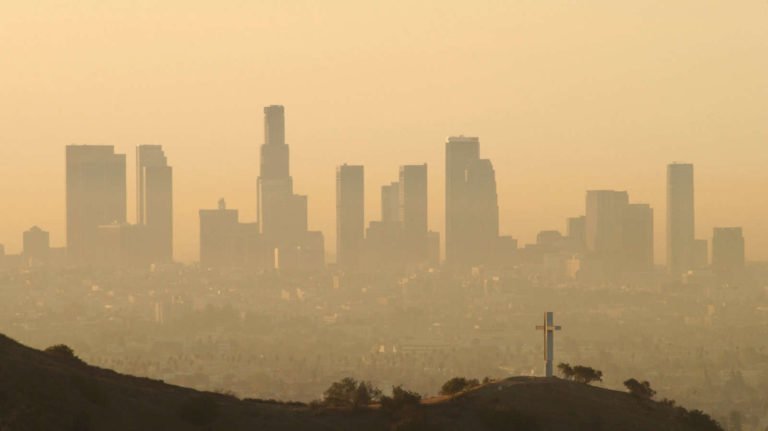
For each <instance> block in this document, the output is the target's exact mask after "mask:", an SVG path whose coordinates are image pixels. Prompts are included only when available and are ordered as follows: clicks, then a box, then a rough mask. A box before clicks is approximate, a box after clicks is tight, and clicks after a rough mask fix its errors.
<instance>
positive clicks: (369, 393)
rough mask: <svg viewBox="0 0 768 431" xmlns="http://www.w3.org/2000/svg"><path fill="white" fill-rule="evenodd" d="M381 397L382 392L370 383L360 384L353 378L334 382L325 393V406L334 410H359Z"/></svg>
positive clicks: (361, 382)
mask: <svg viewBox="0 0 768 431" xmlns="http://www.w3.org/2000/svg"><path fill="white" fill-rule="evenodd" d="M380 397H381V390H379V389H378V388H376V387H374V386H373V385H372V384H371V383H370V382H363V381H360V382H358V381H357V380H355V379H353V378H352V377H347V378H344V379H342V380H340V381H338V382H334V383H332V384H331V386H330V387H329V388H328V389H327V390H326V391H325V393H324V398H323V404H324V405H325V406H326V407H332V408H351V409H357V408H360V407H364V406H367V405H369V404H371V403H372V402H374V401H378V400H379V398H380Z"/></svg>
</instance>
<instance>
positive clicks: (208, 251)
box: [200, 199, 242, 268]
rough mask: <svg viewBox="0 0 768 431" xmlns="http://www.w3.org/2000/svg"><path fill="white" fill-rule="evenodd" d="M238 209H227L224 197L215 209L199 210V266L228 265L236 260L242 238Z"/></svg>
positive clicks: (233, 263)
mask: <svg viewBox="0 0 768 431" xmlns="http://www.w3.org/2000/svg"><path fill="white" fill-rule="evenodd" d="M238 218H239V216H238V211H237V210H232V209H227V204H226V202H225V201H224V199H221V200H219V207H218V209H215V210H200V267H201V268H211V267H228V266H233V265H235V264H236V263H238V262H237V260H238V253H237V251H238V248H240V247H239V244H238V242H240V241H241V240H242V235H241V234H242V232H241V230H240V222H239V220H238Z"/></svg>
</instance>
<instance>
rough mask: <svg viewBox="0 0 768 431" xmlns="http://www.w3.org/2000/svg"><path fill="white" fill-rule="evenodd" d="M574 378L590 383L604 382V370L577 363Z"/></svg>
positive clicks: (586, 383) (574, 368)
mask: <svg viewBox="0 0 768 431" xmlns="http://www.w3.org/2000/svg"><path fill="white" fill-rule="evenodd" d="M573 380H574V381H577V382H580V383H584V384H585V385H588V384H590V383H592V382H602V381H603V372H602V371H600V370H596V369H594V368H592V367H585V366H583V365H576V366H575V367H573Z"/></svg>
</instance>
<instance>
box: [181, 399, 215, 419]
mask: <svg viewBox="0 0 768 431" xmlns="http://www.w3.org/2000/svg"><path fill="white" fill-rule="evenodd" d="M219 414H220V412H219V405H218V404H217V403H216V400H215V399H213V397H211V396H210V395H207V394H196V395H192V396H190V397H189V398H187V399H186V400H184V402H182V403H181V407H180V408H179V416H180V417H181V418H182V419H183V420H184V421H186V422H188V423H190V424H192V425H200V426H202V425H208V424H210V423H212V422H213V421H215V420H216V419H217V418H218V417H219Z"/></svg>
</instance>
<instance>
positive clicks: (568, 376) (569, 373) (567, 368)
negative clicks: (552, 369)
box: [557, 362, 573, 380]
mask: <svg viewBox="0 0 768 431" xmlns="http://www.w3.org/2000/svg"><path fill="white" fill-rule="evenodd" d="M557 371H558V372H559V373H560V375H561V376H563V378H564V379H565V380H573V368H571V365H570V364H568V363H566V362H561V363H559V364H558V365H557Z"/></svg>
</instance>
